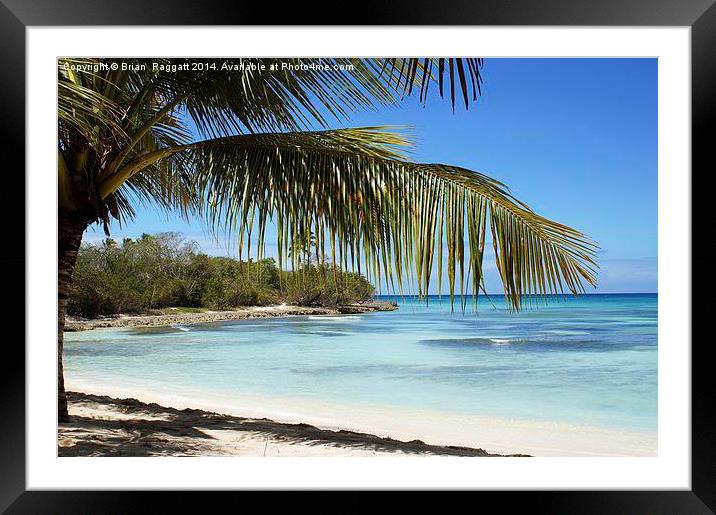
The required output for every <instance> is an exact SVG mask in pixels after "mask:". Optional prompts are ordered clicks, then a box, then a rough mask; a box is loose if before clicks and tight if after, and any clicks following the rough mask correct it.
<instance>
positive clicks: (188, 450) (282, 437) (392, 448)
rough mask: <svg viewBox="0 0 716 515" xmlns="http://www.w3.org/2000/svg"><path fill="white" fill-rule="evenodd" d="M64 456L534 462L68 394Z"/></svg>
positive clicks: (61, 435) (61, 441) (61, 432)
mask: <svg viewBox="0 0 716 515" xmlns="http://www.w3.org/2000/svg"><path fill="white" fill-rule="evenodd" d="M67 399H68V403H69V407H70V410H69V411H70V417H71V420H70V421H69V422H65V423H60V424H59V426H58V455H59V456H60V457H69V456H134V457H140V456H263V457H269V456H284V457H286V456H289V457H297V456H387V455H391V456H456V457H465V456H467V457H529V455H527V454H495V453H490V452H487V451H485V450H484V449H482V448H472V447H464V446H456V445H431V444H427V443H425V442H423V441H421V440H418V439H414V440H410V441H404V440H399V439H394V438H391V437H386V436H377V435H374V434H371V433H364V432H358V431H351V430H346V429H338V430H333V429H321V428H318V427H316V426H313V425H310V424H305V423H286V422H276V421H274V420H271V419H268V418H255V417H252V418H249V417H238V416H233V415H226V414H220V413H216V412H212V411H206V410H200V409H191V408H186V409H182V410H179V409H176V408H171V407H166V406H160V405H159V404H156V403H144V402H141V401H139V400H137V399H134V398H124V399H118V398H113V397H109V396H105V395H94V394H87V393H81V392H74V391H68V392H67Z"/></svg>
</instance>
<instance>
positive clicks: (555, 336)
mask: <svg viewBox="0 0 716 515" xmlns="http://www.w3.org/2000/svg"><path fill="white" fill-rule="evenodd" d="M384 298H389V297H384ZM390 298H393V299H395V300H396V301H397V302H398V303H399V304H400V308H399V310H398V311H394V312H380V313H369V314H362V315H341V316H320V317H319V316H301V317H291V318H269V319H250V320H240V321H228V322H221V323H210V324H195V325H186V326H176V327H169V328H121V329H101V330H95V331H87V332H77V333H66V335H65V375H66V378H67V381H68V383H69V384H70V385H73V384H80V385H98V386H102V387H103V388H105V389H110V390H113V389H116V390H122V391H143V392H157V393H165V394H171V393H176V392H180V393H181V394H183V395H185V396H189V397H191V396H195V397H196V398H224V399H232V398H235V399H241V398H242V397H244V396H258V397H263V398H273V399H287V400H298V401H301V402H307V403H311V402H314V403H332V404H335V405H341V406H344V407H350V408H351V409H354V410H356V411H360V410H361V409H367V408H371V407H380V408H386V409H388V410H399V409H401V408H405V409H407V410H415V409H421V410H432V411H435V412H443V413H447V414H454V415H459V416H473V415H476V416H488V417H504V418H509V419H516V420H526V421H539V422H547V423H550V422H555V423H568V424H577V425H585V426H589V427H597V428H605V429H615V430H626V431H638V432H648V433H655V432H656V429H657V295H656V294H644V295H642V294H629V295H585V296H581V297H578V298H572V297H567V298H565V299H563V300H553V301H551V302H549V303H548V304H546V305H540V306H539V307H534V308H532V309H528V310H526V311H523V312H520V313H513V312H510V311H509V310H507V309H506V308H505V306H504V304H503V301H502V299H501V298H499V297H498V298H493V299H492V302H494V306H493V304H492V303H491V302H490V301H488V300H487V299H484V298H481V300H480V304H479V308H478V314H477V316H476V315H475V313H474V312H470V311H469V310H468V312H467V313H466V314H464V315H463V314H462V313H461V312H460V311H459V308H457V307H456V312H455V313H454V314H451V312H450V305H449V302H448V300H447V298H445V297H443V299H442V302H439V301H438V299H437V297H431V298H430V299H429V304H428V305H427V306H426V305H425V303H424V302H422V303H421V302H418V301H417V300H416V299H414V298H398V297H390Z"/></svg>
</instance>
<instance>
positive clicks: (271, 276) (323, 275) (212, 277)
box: [67, 233, 375, 318]
mask: <svg viewBox="0 0 716 515" xmlns="http://www.w3.org/2000/svg"><path fill="white" fill-rule="evenodd" d="M309 252H310V244H309ZM374 294H375V288H374V287H373V286H372V285H371V284H370V283H369V282H368V281H367V280H366V278H365V277H363V276H362V275H360V274H358V273H355V272H348V271H344V270H341V269H340V268H339V267H337V266H336V267H334V266H333V265H332V264H312V263H311V260H310V259H305V260H303V262H302V263H301V264H300V266H299V267H298V268H297V269H296V270H291V271H285V270H279V268H278V267H277V266H276V262H275V261H274V259H273V258H266V259H261V260H259V261H252V260H249V261H240V260H237V259H233V258H229V257H214V256H208V255H206V254H204V253H202V252H201V251H200V249H199V246H198V245H197V244H196V243H195V242H192V241H186V240H185V239H184V238H183V237H182V236H181V235H180V234H177V233H160V234H156V235H149V234H143V235H142V236H141V237H139V238H137V239H131V238H125V239H124V240H123V241H121V242H118V241H116V240H113V239H111V238H107V239H105V240H103V241H102V242H100V243H93V244H84V245H82V247H80V250H79V252H78V256H77V264H76V267H75V270H74V274H73V278H72V283H71V285H70V292H69V298H68V304H67V311H68V314H70V315H73V316H81V317H87V318H92V317H96V316H100V315H112V314H117V313H146V312H151V311H152V310H158V309H162V308H167V307H185V308H210V309H230V308H234V307H239V306H261V305H269V304H276V303H281V302H286V303H288V304H295V305H301V306H336V305H341V304H349V303H352V302H358V301H363V300H367V299H369V298H371V297H372V296H373V295H374Z"/></svg>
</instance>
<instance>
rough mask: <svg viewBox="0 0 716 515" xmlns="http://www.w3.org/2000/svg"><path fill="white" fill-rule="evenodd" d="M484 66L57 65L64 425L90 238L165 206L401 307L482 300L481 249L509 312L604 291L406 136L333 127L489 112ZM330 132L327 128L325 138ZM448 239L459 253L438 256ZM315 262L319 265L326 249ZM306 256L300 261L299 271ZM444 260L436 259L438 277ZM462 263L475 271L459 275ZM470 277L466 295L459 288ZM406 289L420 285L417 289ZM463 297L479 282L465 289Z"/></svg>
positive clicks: (542, 223) (489, 188)
mask: <svg viewBox="0 0 716 515" xmlns="http://www.w3.org/2000/svg"><path fill="white" fill-rule="evenodd" d="M481 68H482V60H481V59H458V58H449V59H447V58H445V59H444V58H427V59H417V58H416V59H308V60H301V59H230V60H225V59H153V60H146V59H145V60H142V59H136V60H123V66H120V65H115V63H114V62H113V60H111V59H61V60H60V61H59V63H58V113H59V122H58V123H59V142H58V175H59V213H58V216H59V235H58V250H59V257H58V296H59V302H58V354H57V356H58V410H59V411H58V415H59V417H60V419H66V418H67V403H66V399H65V392H64V378H63V367H62V354H63V353H62V345H63V331H64V322H65V307H66V301H67V294H68V288H69V283H70V280H71V277H72V271H73V268H74V265H75V261H76V257H77V250H78V248H79V246H80V243H81V241H82V235H83V233H84V231H85V229H86V228H87V227H88V226H89V225H91V224H94V223H98V224H101V225H102V226H103V227H104V230H105V233H106V234H107V236H109V224H110V219H111V218H114V219H117V220H119V221H120V223H121V222H122V221H123V220H126V219H129V218H131V217H132V216H133V214H134V209H133V206H135V205H137V204H142V203H148V202H149V203H153V204H155V205H158V206H160V207H161V208H163V209H165V210H168V211H172V212H176V213H178V214H179V215H181V216H183V217H189V216H191V215H198V216H201V217H203V218H204V219H205V220H206V221H207V223H208V224H209V225H210V226H211V227H212V228H213V229H214V230H216V231H226V232H227V233H233V234H236V235H237V236H238V240H239V243H238V247H239V249H240V252H242V251H243V248H244V235H247V236H248V240H247V250H248V252H249V254H251V240H252V238H251V235H252V232H254V231H255V234H256V235H257V236H258V245H257V246H256V248H255V249H254V250H255V253H256V256H257V259H260V258H261V255H262V252H263V240H264V235H265V228H266V224H267V222H268V221H269V220H273V221H274V222H275V224H276V227H277V234H278V249H279V252H278V253H279V256H278V258H279V267H281V266H282V264H283V259H284V256H287V254H288V250H289V248H290V245H291V242H293V241H294V240H295V238H296V237H297V235H301V234H314V235H315V237H316V242H315V245H316V249H317V252H316V253H317V254H319V255H320V259H321V260H325V259H326V255H327V254H328V253H330V257H329V259H331V260H332V262H333V263H334V264H336V263H338V264H343V265H345V266H348V265H349V263H350V264H351V265H353V266H357V267H358V269H359V270H360V269H361V267H362V268H363V269H364V270H365V271H366V273H367V274H368V275H369V276H370V277H373V278H374V279H376V280H378V281H381V280H385V281H387V283H388V284H390V286H391V287H393V288H397V289H399V290H400V291H403V288H404V279H405V278H408V280H409V283H408V285H409V286H410V287H411V288H415V287H417V291H418V293H419V294H423V293H426V292H427V287H428V284H429V282H430V279H431V273H432V270H433V267H434V266H435V268H436V269H437V271H438V277H437V279H438V287H439V288H441V283H442V270H443V260H446V262H447V263H446V265H447V276H448V277H447V279H448V288H449V291H450V298H451V301H452V300H453V299H454V294H455V291H456V290H457V291H458V292H459V293H460V294H463V293H465V292H466V291H467V290H468V289H469V290H470V291H471V292H472V294H473V296H474V295H475V294H477V292H478V291H479V290H480V289H482V290H483V291H484V286H483V283H484V279H483V268H482V266H483V265H482V262H483V255H484V252H485V239H486V238H485V235H486V232H487V229H488V227H489V230H490V232H491V236H492V238H491V239H492V245H493V248H494V254H495V258H496V265H497V269H498V271H499V273H500V277H501V279H502V283H503V286H504V291H505V296H506V299H507V301H508V303H509V305H510V306H512V307H513V308H515V309H519V308H520V307H521V305H522V303H523V297H524V296H527V297H533V296H534V295H536V294H556V293H564V289H565V288H566V289H567V290H569V291H570V292H572V293H579V292H582V291H584V285H585V283H587V284H591V285H594V284H595V277H596V275H595V274H596V272H595V270H596V264H595V249H596V246H595V245H594V244H593V243H592V242H591V241H590V240H589V239H587V238H586V237H585V236H584V235H583V234H581V233H580V232H578V231H576V230H574V229H571V228H569V227H567V226H565V225H561V224H559V223H557V222H553V221H550V220H548V219H546V218H544V217H541V216H540V215H538V214H536V213H535V212H533V211H532V210H530V209H529V208H528V207H527V206H526V205H525V204H523V203H522V202H520V201H519V200H517V199H516V198H514V197H513V196H512V195H511V194H510V193H509V191H508V190H507V188H506V187H505V185H503V184H502V183H500V182H498V181H496V180H494V179H492V178H490V177H488V176H486V175H483V174H481V173H477V172H473V171H470V170H466V169H464V168H460V167H456V166H450V165H444V164H423V163H415V162H412V161H410V160H409V159H408V158H407V157H406V152H407V149H408V147H409V145H410V143H411V141H410V138H409V136H408V134H407V132H406V131H405V130H404V129H403V128H400V127H398V128H396V127H364V128H346V129H334V130H330V129H328V121H329V120H334V121H335V120H337V121H339V122H341V121H345V120H346V119H347V118H348V116H349V115H350V113H351V112H354V111H355V110H357V109H366V108H376V107H378V106H382V105H388V104H393V103H395V102H396V101H398V100H399V99H400V98H401V97H404V96H409V95H412V94H414V93H415V94H417V95H418V96H419V99H420V101H421V102H425V101H427V99H428V97H429V96H430V92H431V91H438V92H439V94H440V96H441V97H448V98H449V100H450V101H451V103H452V107H453V110H454V109H455V107H456V104H458V105H459V104H462V103H464V106H465V108H468V107H469V105H470V103H471V102H472V101H474V100H475V99H477V98H478V96H479V95H480V87H481V81H482V76H481ZM315 129H320V130H315ZM443 241H445V242H446V245H447V246H446V248H447V251H446V252H445V255H443V253H444V252H443ZM318 249H320V250H318ZM295 256H296V253H293V255H292V256H291V257H292V258H293V259H295ZM435 259H437V261H436V262H435ZM466 261H467V269H466V266H465V262H466ZM458 275H459V285H456V278H457V276H458ZM411 277H412V278H411ZM466 283H467V284H466Z"/></svg>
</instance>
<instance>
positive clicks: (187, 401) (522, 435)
mask: <svg viewBox="0 0 716 515" xmlns="http://www.w3.org/2000/svg"><path fill="white" fill-rule="evenodd" d="M67 387H68V391H75V392H76V391H83V392H91V394H90V393H88V394H87V395H97V396H101V397H107V398H114V399H123V398H131V399H135V402H138V403H140V404H144V405H148V406H160V405H161V406H171V407H172V408H167V409H176V410H184V411H194V410H199V411H202V412H207V413H223V414H226V416H230V417H236V418H246V419H263V420H265V419H270V420H271V421H272V422H274V423H277V424H288V425H299V426H307V425H309V424H310V425H311V426H312V427H317V428H320V429H321V430H328V431H339V432H340V431H349V432H352V433H359V434H369V435H373V436H375V435H378V437H380V438H387V439H389V440H398V441H405V442H410V441H414V440H420V441H422V442H426V444H427V445H432V446H436V447H461V448H473V449H478V448H479V449H482V450H484V451H485V452H487V453H488V454H494V455H515V454H516V453H517V454H519V455H529V456H536V457H572V456H576V457H597V456H602V457H604V456H611V457H618V456H632V457H636V456H643V457H648V456H656V455H657V449H658V436H657V434H656V433H650V432H638V431H632V430H617V429H609V428H601V427H593V426H583V425H575V424H570V423H560V422H540V421H532V420H520V419H508V418H499V417H492V416H472V415H458V414H454V413H448V412H439V411H431V410H423V409H421V410H406V409H402V408H396V407H392V406H369V405H361V406H344V405H339V404H331V403H328V402H306V401H305V400H301V399H289V398H287V399H280V398H274V397H265V396H256V395H242V396H241V397H240V398H238V399H236V398H234V397H233V396H232V397H231V398H229V397H225V396H213V397H206V398H205V397H197V396H196V395H194V394H192V393H191V392H182V391H172V392H171V393H170V392H165V393H162V392H159V391H155V390H152V391H149V390H146V388H143V387H129V388H127V387H111V388H107V387H102V386H99V385H98V383H97V382H96V381H89V382H87V381H82V380H80V381H77V380H70V381H69V382H68V385H67ZM100 413H101V412H100ZM304 443H305V442H304ZM284 452H288V450H284ZM292 452H293V453H294V455H300V456H305V455H319V456H322V455H325V454H322V453H321V452H319V451H318V450H317V449H314V450H313V451H311V452H310V453H309V454H305V453H298V450H295V449H294V450H293V451H292ZM296 453H298V454H296ZM333 454H335V451H334V452H333ZM282 455H285V454H282ZM340 455H345V454H340ZM349 455H354V454H353V453H350V454H349ZM369 455H373V454H369Z"/></svg>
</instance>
